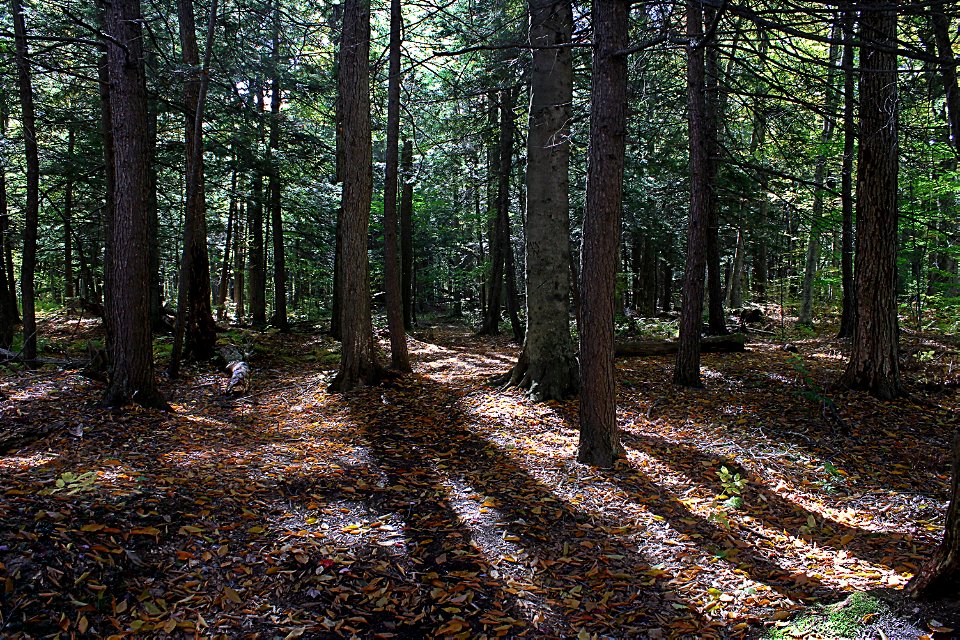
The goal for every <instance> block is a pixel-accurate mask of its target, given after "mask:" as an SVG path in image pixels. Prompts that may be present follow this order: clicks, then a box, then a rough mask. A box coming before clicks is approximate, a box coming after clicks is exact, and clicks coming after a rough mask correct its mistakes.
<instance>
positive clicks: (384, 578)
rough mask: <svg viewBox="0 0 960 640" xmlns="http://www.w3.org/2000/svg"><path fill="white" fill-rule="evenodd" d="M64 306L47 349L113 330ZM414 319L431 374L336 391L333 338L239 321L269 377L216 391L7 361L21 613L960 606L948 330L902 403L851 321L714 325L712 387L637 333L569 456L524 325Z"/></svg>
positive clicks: (46, 625) (425, 614)
mask: <svg viewBox="0 0 960 640" xmlns="http://www.w3.org/2000/svg"><path fill="white" fill-rule="evenodd" d="M51 322H52V324H50V323H48V325H47V326H46V327H44V328H42V329H41V331H45V335H47V336H49V337H50V341H49V342H48V343H47V353H48V354H49V353H55V352H57V350H58V349H59V350H60V351H61V352H63V351H65V350H66V351H69V350H70V349H75V348H76V347H75V346H74V345H76V344H78V343H79V342H81V341H82V340H83V339H84V338H85V337H87V336H88V334H89V335H93V334H94V333H95V332H96V326H95V323H93V321H83V320H72V321H70V322H69V323H67V322H62V321H51ZM416 336H417V338H416V339H414V338H411V340H410V345H411V349H412V356H413V360H414V363H415V364H414V373H413V374H412V375H409V376H406V377H404V378H401V379H398V380H396V381H395V382H393V383H391V384H390V385H388V386H384V387H379V388H369V389H364V390H360V391H358V392H355V393H352V394H349V395H345V396H341V395H331V394H327V393H326V392H325V386H326V383H327V382H328V380H329V379H330V378H331V377H332V375H333V373H334V370H335V362H336V349H335V346H336V345H335V343H333V342H331V341H329V339H327V338H325V337H322V336H320V335H317V334H308V333H293V334H279V333H271V332H268V333H264V334H254V333H247V332H240V331H232V332H230V333H228V334H225V335H224V340H233V341H235V342H236V343H237V344H241V343H242V341H245V340H250V341H255V345H256V351H255V353H254V355H253V356H252V358H251V360H250V362H251V365H252V366H253V368H254V379H255V384H253V385H252V386H250V387H249V388H247V389H244V390H243V391H242V392H241V393H239V394H237V395H229V396H227V395H223V393H222V390H223V388H224V386H225V383H226V379H227V378H226V375H225V374H223V373H222V372H220V371H217V370H216V369H215V368H214V367H213V366H212V365H194V366H192V367H188V368H187V371H186V372H185V375H184V377H183V378H181V379H180V380H177V381H175V382H172V381H167V380H164V381H163V383H162V390H163V392H164V393H165V394H166V396H167V398H169V399H170V401H171V404H172V405H173V409H174V410H173V412H171V413H158V412H153V411H145V410H138V409H129V410H126V411H122V412H118V413H113V412H109V411H105V410H102V409H99V408H98V407H97V406H96V401H97V400H98V398H99V397H100V395H101V394H102V391H103V385H102V383H99V382H96V381H92V380H89V379H87V378H84V377H82V376H80V375H79V373H78V372H76V371H69V370H66V371H64V370H58V369H55V368H50V367H48V368H45V369H41V370H39V371H32V372H16V371H0V492H2V496H3V497H2V500H0V615H2V620H0V636H3V637H7V638H41V637H54V636H56V635H57V634H60V637H62V638H67V637H84V636H85V637H111V636H113V637H124V636H136V637H168V636H172V637H203V638H210V637H213V638H216V637H222V638H300V637H302V638H328V637H329V638H337V637H343V638H350V637H357V638H411V639H413V638H428V637H444V638H484V637H486V638H493V637H529V638H533V637H537V638H654V639H655V638H668V637H697V638H709V637H717V638H719V637H777V636H780V637H783V636H784V634H787V637H789V634H790V633H793V634H795V635H798V636H799V635H805V637H841V636H843V635H844V634H853V635H856V634H860V635H861V636H862V637H879V638H883V637H887V638H906V637H910V638H916V637H918V636H923V635H924V634H928V635H929V636H930V637H938V638H945V637H954V635H955V632H952V631H950V628H951V627H953V628H960V604H957V603H944V602H941V603H933V604H923V605H921V604H915V603H913V602H904V601H903V600H902V598H900V596H899V593H900V592H899V589H900V588H901V587H902V586H903V585H904V584H905V583H906V582H907V580H908V579H909V577H910V575H911V574H912V573H913V572H914V571H915V570H916V568H917V566H918V565H919V564H920V563H921V562H923V560H924V558H925V557H927V556H928V555H929V554H930V553H931V551H932V549H933V548H934V547H935V545H936V544H937V543H938V541H939V539H940V536H941V535H942V522H943V516H944V513H945V499H946V494H947V487H948V481H949V478H948V477H947V475H946V474H947V473H948V470H949V450H948V443H949V441H950V438H949V434H950V433H951V432H952V430H953V429H955V428H956V427H957V426H958V424H957V423H958V415H960V414H958V413H957V408H958V407H957V405H958V396H957V393H956V388H957V387H956V386H955V385H956V383H957V376H956V374H955V373H954V371H953V367H952V362H953V361H954V360H956V359H957V358H956V354H957V350H956V349H957V348H956V345H955V344H947V343H943V342H942V341H938V340H939V339H937V338H935V337H932V336H922V335H905V336H904V340H903V346H904V352H905V354H906V357H905V367H904V368H905V378H906V381H907V387H908V390H909V391H910V396H909V397H907V398H905V399H902V400H899V401H896V402H889V403H887V402H879V401H877V400H874V399H872V398H871V397H869V396H867V395H864V394H861V393H853V392H848V391H844V390H839V389H834V388H831V383H832V382H833V381H835V380H836V379H837V377H838V375H839V373H840V371H841V370H842V367H843V364H844V362H845V348H846V347H845V345H843V344H842V343H840V342H837V341H832V340H827V339H808V340H803V341H795V342H794V344H796V345H797V346H798V348H799V351H800V356H799V357H798V356H796V355H793V354H790V353H787V352H785V351H782V350H780V349H779V348H778V346H777V345H776V344H774V343H772V342H767V341H764V340H762V339H761V340H751V342H750V344H749V346H748V350H747V351H746V352H744V353H734V354H707V355H704V357H703V366H704V376H705V377H704V379H705V385H706V386H705V388H704V389H701V390H685V389H680V388H677V387H675V386H673V385H672V384H671V383H670V377H671V369H672V366H673V359H672V357H670V356H661V357H650V358H631V359H619V360H618V361H617V374H618V392H619V393H618V419H619V424H620V427H621V428H622V431H623V433H622V435H623V441H624V444H625V446H626V449H627V458H626V460H624V461H623V462H621V463H618V465H617V466H616V468H614V469H612V470H609V471H600V470H596V469H591V468H588V467H585V466H583V465H580V464H578V463H576V462H575V454H576V445H577V437H578V427H577V417H576V416H577V403H576V401H570V402H565V403H548V404H543V405H534V404H531V403H530V402H528V401H526V400H525V399H524V398H523V396H522V394H521V393H520V392H518V391H515V390H501V389H498V388H494V387H490V386H488V385H487V381H488V380H489V379H490V377H491V376H493V375H495V374H499V373H503V372H504V371H506V370H507V369H508V368H509V367H510V366H511V364H512V362H513V360H514V358H515V357H516V353H517V348H516V347H515V346H514V345H510V344H509V343H508V342H507V341H506V340H505V339H494V340H491V339H480V338H475V337H473V336H471V335H470V333H469V330H468V329H466V328H463V327H436V328H433V329H429V330H424V331H420V332H417V333H416ZM738 474H739V478H738V477H737V475H738ZM862 592H869V597H868V598H863V597H862V596H860V595H857V596H854V597H852V598H851V597H850V596H851V594H857V593H862ZM837 603H839V604H837ZM844 612H846V613H844ZM798 616H801V617H798ZM844 616H846V617H844ZM845 625H846V626H845Z"/></svg>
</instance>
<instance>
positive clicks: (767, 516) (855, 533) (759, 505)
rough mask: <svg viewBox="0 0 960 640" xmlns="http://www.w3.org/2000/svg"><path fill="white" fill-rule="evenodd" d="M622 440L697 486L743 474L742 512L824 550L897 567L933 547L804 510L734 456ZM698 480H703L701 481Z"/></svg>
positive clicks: (631, 436) (658, 441) (626, 435)
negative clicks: (722, 474)
mask: <svg viewBox="0 0 960 640" xmlns="http://www.w3.org/2000/svg"><path fill="white" fill-rule="evenodd" d="M622 438H623V441H624V443H625V444H627V445H628V446H630V447H633V448H635V449H639V450H642V451H645V452H647V453H649V454H651V455H653V456H654V457H656V458H658V459H659V460H661V461H663V462H665V463H667V464H668V465H669V466H671V467H672V468H674V469H675V470H677V471H681V472H683V473H684V474H685V475H687V477H689V478H690V479H691V480H693V481H695V482H703V480H708V478H705V476H706V475H708V474H712V475H713V476H716V471H717V470H719V468H720V467H721V466H726V467H727V468H728V469H729V470H730V471H731V473H741V475H742V476H743V477H744V478H745V479H746V480H747V488H746V490H745V493H746V500H744V504H743V507H742V508H741V512H742V513H743V514H745V515H748V516H751V517H752V518H754V519H755V520H758V521H760V522H765V523H767V525H768V526H769V527H771V528H774V529H781V530H785V531H794V532H797V531H798V530H799V528H800V527H804V531H803V533H802V537H804V538H806V539H808V540H810V541H813V542H816V543H817V544H818V545H820V546H832V547H834V548H837V549H841V548H842V549H845V550H847V551H850V552H851V553H853V554H854V555H856V556H857V557H859V558H861V559H864V560H868V561H870V562H874V563H877V564H883V565H888V566H892V565H893V564H894V562H893V560H894V558H896V557H897V556H899V557H901V558H903V559H916V558H917V553H918V552H919V553H920V554H926V553H928V552H929V551H930V545H928V544H926V543H924V542H922V541H907V540H904V539H903V538H902V537H897V536H892V535H891V534H889V533H886V532H877V531H870V530H866V529H862V528H859V527H856V526H852V525H848V524H844V523H841V522H837V521H836V520H834V519H831V518H828V517H825V516H824V515H822V514H820V513H814V512H812V511H810V510H808V509H805V508H804V507H802V506H801V505H799V504H797V503H796V502H793V501H791V500H788V499H786V498H784V497H783V496H782V495H780V494H779V493H777V492H776V491H773V490H772V489H771V488H770V487H769V485H768V484H767V483H766V482H764V481H763V479H762V478H759V477H757V476H756V475H753V474H751V473H749V472H747V471H746V470H745V469H744V468H743V467H742V466H741V465H740V463H738V462H737V461H736V460H734V459H732V458H728V457H726V456H722V455H717V454H707V453H705V452H704V451H702V450H700V449H698V448H697V447H693V446H690V445H687V444H683V443H680V442H672V441H668V440H665V439H664V438H660V437H657V436H653V435H649V434H644V435H639V434H636V433H632V432H630V431H624V432H622ZM698 477H699V478H701V480H698ZM716 483H717V489H718V493H719V492H720V491H719V490H720V489H721V487H720V485H719V481H716ZM810 518H813V521H814V522H816V523H817V526H815V527H810V526H807V523H809V522H810ZM798 535H799V534H798Z"/></svg>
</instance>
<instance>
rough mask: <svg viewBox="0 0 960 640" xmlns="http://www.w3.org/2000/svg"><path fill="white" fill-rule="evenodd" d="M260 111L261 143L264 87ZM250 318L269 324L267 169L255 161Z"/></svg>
mask: <svg viewBox="0 0 960 640" xmlns="http://www.w3.org/2000/svg"><path fill="white" fill-rule="evenodd" d="M254 102H255V110H256V115H257V121H258V123H257V145H258V146H259V144H260V143H261V142H262V141H263V88H262V87H257V89H256V90H255V92H254ZM248 211H249V212H250V225H249V226H250V229H249V232H250V255H249V258H248V259H249V263H250V267H249V270H250V282H249V288H250V296H249V298H250V321H251V324H252V325H253V327H254V328H255V329H263V328H264V327H266V326H267V299H266V289H267V273H266V265H265V264H264V262H265V256H266V251H265V248H264V242H263V170H262V169H261V168H260V165H259V163H258V162H254V166H253V180H252V184H251V189H250V204H249V207H248Z"/></svg>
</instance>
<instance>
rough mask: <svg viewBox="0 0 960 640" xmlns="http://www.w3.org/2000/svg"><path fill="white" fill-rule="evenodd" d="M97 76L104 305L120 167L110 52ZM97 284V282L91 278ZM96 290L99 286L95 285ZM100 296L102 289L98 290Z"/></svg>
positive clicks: (107, 317) (108, 329)
mask: <svg viewBox="0 0 960 640" xmlns="http://www.w3.org/2000/svg"><path fill="white" fill-rule="evenodd" d="M97 77H98V79H99V81H100V128H101V134H102V136H103V157H104V162H103V164H104V172H103V178H104V185H105V187H106V190H105V195H104V205H103V222H102V226H103V305H104V308H105V309H106V308H109V306H110V304H111V303H110V301H109V300H108V298H109V297H110V295H111V292H112V291H113V289H114V287H113V285H112V283H111V282H110V278H111V277H112V274H113V236H112V235H111V233H112V231H113V218H114V210H115V209H116V207H115V205H114V197H115V194H116V190H117V176H116V174H117V168H116V165H115V164H114V162H115V156H116V153H115V149H114V146H115V145H114V139H113V138H114V135H113V133H114V132H113V110H112V107H111V105H110V102H111V96H110V91H111V90H110V62H109V60H108V56H107V54H103V55H102V56H101V57H100V59H99V61H98V64H97ZM91 259H92V261H93V264H94V266H95V265H96V262H97V252H96V251H93V255H92V258H91ZM91 283H92V284H94V285H95V283H93V282H91ZM93 291H94V292H97V291H98V289H97V288H96V286H94V288H93ZM97 297H98V298H99V293H97ZM111 322H112V319H111V317H110V314H109V313H108V314H105V315H104V318H103V324H104V332H105V333H106V343H107V344H109V343H110V339H111V338H110V334H111V332H112V330H113V328H112V326H111V324H110V323H111Z"/></svg>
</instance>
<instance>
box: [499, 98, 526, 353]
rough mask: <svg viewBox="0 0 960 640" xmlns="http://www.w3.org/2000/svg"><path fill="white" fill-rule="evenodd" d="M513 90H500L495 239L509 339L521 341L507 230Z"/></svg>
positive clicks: (511, 168) (514, 279)
mask: <svg viewBox="0 0 960 640" xmlns="http://www.w3.org/2000/svg"><path fill="white" fill-rule="evenodd" d="M516 101H517V90H516V89H508V90H506V91H502V92H500V174H499V176H498V178H499V180H498V182H497V222H496V229H497V235H498V238H497V242H499V243H500V249H501V251H502V254H503V284H504V294H505V296H504V297H505V300H506V308H507V315H508V316H509V317H510V328H511V329H512V331H513V341H514V342H516V343H518V344H523V325H522V324H521V323H520V302H519V299H518V298H519V297H518V294H517V270H516V267H515V265H514V259H513V246H512V244H513V243H512V241H511V235H512V234H511V233H510V175H511V173H512V172H513V137H514V129H515V126H514V113H513V109H514V105H515V104H516Z"/></svg>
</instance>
